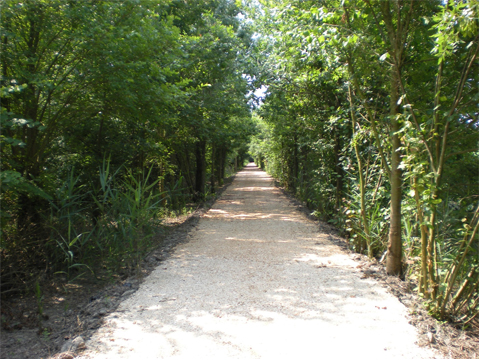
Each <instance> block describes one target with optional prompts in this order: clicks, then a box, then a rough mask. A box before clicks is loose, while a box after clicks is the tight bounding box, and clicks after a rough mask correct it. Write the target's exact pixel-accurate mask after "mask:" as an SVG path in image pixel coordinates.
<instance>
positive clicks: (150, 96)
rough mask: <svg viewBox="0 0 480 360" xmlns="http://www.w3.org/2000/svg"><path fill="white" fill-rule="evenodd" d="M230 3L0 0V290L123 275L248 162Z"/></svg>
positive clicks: (243, 30) (244, 33)
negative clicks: (45, 279) (47, 279)
mask: <svg viewBox="0 0 480 360" xmlns="http://www.w3.org/2000/svg"><path fill="white" fill-rule="evenodd" d="M239 13H240V9H239V7H238V6H237V5H236V4H235V2H234V1H229V0H206V1H200V2H188V3H187V2H184V1H180V0H164V1H156V2H153V1H149V0H138V1H135V0H125V1H102V0H85V1H65V0H26V1H22V2H19V1H11V0H7V1H5V2H3V3H2V5H1V19H2V20H1V25H0V26H1V28H0V31H1V54H0V57H1V60H0V67H1V163H0V164H1V197H2V198H1V201H2V207H1V221H2V233H1V276H2V293H8V292H17V291H22V290H23V289H24V288H25V287H27V286H30V285H31V284H32V281H35V279H36V278H37V277H38V275H39V272H40V273H44V274H47V276H57V275H61V276H63V277H65V276H66V278H67V279H68V280H73V279H74V278H75V277H77V276H79V275H82V274H85V273H95V272H96V270H98V268H99V266H104V267H106V268H107V269H109V270H111V271H119V270H120V269H123V270H122V271H130V270H132V269H134V268H136V266H138V263H139V261H140V260H141V258H142V255H143V254H145V252H146V251H147V250H148V249H149V246H150V244H151V241H152V237H153V235H154V234H155V233H156V232H158V231H159V228H160V226H161V221H162V218H163V217H164V216H166V215H168V214H170V213H172V212H176V213H179V212H182V211H188V209H189V208H190V207H192V206H193V205H192V204H194V203H198V202H201V201H203V200H205V198H206V197H207V196H209V194H211V193H213V192H214V191H215V188H217V187H218V186H220V185H222V184H223V180H224V178H225V177H226V176H229V175H231V174H232V173H233V172H234V171H235V170H236V167H238V166H240V165H241V164H242V163H243V161H244V160H245V157H246V156H247V155H246V153H247V141H248V136H249V134H250V133H252V131H253V129H254V127H253V125H252V122H251V114H250V107H249V105H248V103H247V102H248V99H247V97H246V94H247V92H248V90H249V84H248V82H247V80H246V78H245V76H244V75H243V73H242V68H243V65H242V64H244V63H246V57H245V56H246V54H247V53H248V51H249V49H250V47H251V39H250V30H249V28H248V26H246V25H245V24H242V23H241V21H240V17H239Z"/></svg>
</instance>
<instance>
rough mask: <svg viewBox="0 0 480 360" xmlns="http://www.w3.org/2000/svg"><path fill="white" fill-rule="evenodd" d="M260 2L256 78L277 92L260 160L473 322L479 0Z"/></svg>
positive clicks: (448, 314)
mask: <svg viewBox="0 0 480 360" xmlns="http://www.w3.org/2000/svg"><path fill="white" fill-rule="evenodd" d="M250 6H251V9H252V10H251V12H250V13H249V16H250V17H251V18H252V19H253V20H254V23H255V24H256V26H257V28H256V29H255V30H256V33H257V38H256V45H257V47H258V50H257V53H256V55H257V56H259V57H262V56H263V58H261V59H262V61H261V63H262V64H263V66H261V67H258V68H257V69H256V70H257V71H258V74H256V77H255V78H256V79H257V80H256V81H257V87H260V85H264V86H267V87H268V92H267V96H266V98H265V100H264V101H263V104H262V105H261V106H260V107H259V108H258V109H257V110H256V113H257V118H255V119H256V120H255V122H256V123H257V124H258V125H257V129H258V134H257V135H256V136H255V137H254V138H253V140H252V141H251V142H250V151H251V152H252V155H253V156H254V158H255V160H256V162H257V164H259V165H261V166H262V167H263V166H264V167H265V169H266V170H267V171H269V172H270V173H271V174H272V175H273V176H274V177H276V178H277V179H278V180H279V181H280V183H281V184H282V185H283V186H285V187H286V188H287V189H289V190H290V191H292V192H293V193H295V194H296V195H297V196H298V197H299V198H300V199H302V200H304V201H305V202H306V203H307V204H308V206H309V207H310V208H311V209H312V211H314V213H315V214H316V215H317V216H320V217H321V218H323V219H325V220H328V221H331V222H332V223H334V224H336V225H337V226H340V227H341V228H342V230H343V231H344V233H345V234H346V235H347V236H349V238H350V241H351V245H352V248H354V249H356V250H357V251H359V252H365V253H367V254H368V255H369V256H371V257H377V258H379V259H380V258H381V259H384V258H385V255H386V256H387V265H388V261H390V260H389V259H390V258H391V259H393V260H395V259H396V260H395V261H398V260H400V262H399V263H398V264H400V265H401V267H400V268H398V267H397V268H395V267H391V268H390V269H391V270H392V273H397V271H398V270H400V275H401V276H408V277H411V278H415V279H417V281H418V284H419V286H418V290H419V293H420V294H421V295H422V296H424V297H425V298H426V299H427V300H428V303H429V306H430V308H431V311H432V313H434V314H435V315H436V316H438V317H439V318H442V319H445V318H450V319H452V320H454V321H458V322H460V323H464V324H466V323H470V322H471V321H473V319H475V316H476V315H477V314H478V265H477V264H478V245H477V240H476V239H478V234H477V230H476V229H477V228H478V218H477V217H476V215H475V214H476V213H475V209H476V208H477V207H478V16H477V15H478V4H477V2H475V1H465V2H458V1H450V2H448V3H444V2H418V1H407V0H404V1H398V2H385V1H383V2H382V1H373V0H364V1H356V0H350V1H336V0H331V1H323V2H321V3H318V2H313V1H294V2H284V1H276V2H262V3H261V4H258V3H252V4H251V5H250ZM393 204H396V205H395V206H393ZM453 209H454V210H453ZM402 224H403V225H402ZM394 244H397V245H398V244H399V245H400V252H398V249H397V250H395V251H396V252H395V251H394V252H393V253H392V249H394V247H393V245H394ZM469 244H470V245H469ZM472 244H475V245H472ZM397 245H395V246H397ZM467 259H468V260H467ZM394 269H397V270H394Z"/></svg>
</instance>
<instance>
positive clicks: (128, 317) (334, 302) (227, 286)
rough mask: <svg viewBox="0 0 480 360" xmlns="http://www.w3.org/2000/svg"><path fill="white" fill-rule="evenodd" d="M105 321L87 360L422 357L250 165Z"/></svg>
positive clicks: (350, 266)
mask: <svg viewBox="0 0 480 360" xmlns="http://www.w3.org/2000/svg"><path fill="white" fill-rule="evenodd" d="M189 236H190V241H189V242H188V243H185V244H183V245H181V246H179V247H178V248H177V249H176V251H175V253H174V254H173V256H172V257H171V258H170V259H169V260H168V261H165V262H163V263H161V265H160V266H159V267H158V268H157V269H156V270H155V271H153V272H152V273H151V274H150V276H149V277H148V278H147V279H146V281H145V282H144V284H142V287H141V288H140V290H139V291H137V293H135V294H134V295H132V296H131V297H130V298H128V299H127V300H126V301H125V302H123V303H122V304H121V305H120V307H119V309H118V310H117V312H116V313H114V314H112V315H110V316H109V317H108V318H106V325H105V326H104V327H102V329H101V330H99V331H98V333H97V335H96V337H95V338H94V339H93V340H92V342H91V344H93V343H94V342H95V344H96V345H95V346H93V345H91V344H90V345H89V346H90V348H94V349H96V350H91V351H90V352H89V353H87V354H86V356H90V357H95V358H132V359H133V358H139V357H140V358H143V357H147V358H184V359H222V360H223V359H231V358H238V359H258V358H268V359H275V358H282V359H283V358H285V357H291V358H301V359H318V358H327V359H328V358H342V359H343V358H357V357H358V356H360V355H361V356H363V357H364V356H366V355H368V358H369V359H372V358H373V359H385V358H388V359H390V358H406V359H411V358H422V357H428V356H430V355H431V354H430V353H428V352H421V351H419V350H418V348H416V347H415V345H414V342H415V338H416V333H415V330H414V328H413V327H411V326H410V325H409V324H408V323H407V321H406V319H405V315H406V309H405V308H404V307H403V305H402V304H400V302H399V301H398V300H397V299H396V298H394V297H393V296H391V295H389V294H388V293H387V291H386V290H385V289H384V288H382V287H380V286H379V285H378V284H377V283H375V281H374V280H371V279H361V278H360V276H359V274H358V270H357V269H356V264H357V263H356V262H355V261H353V260H352V259H351V257H350V256H348V255H347V254H345V253H343V252H342V251H340V249H339V248H338V247H337V246H336V245H334V244H332V243H331V242H330V241H329V240H328V238H327V235H325V234H322V233H320V232H319V231H318V228H317V226H316V224H315V223H314V222H312V221H310V220H308V219H307V218H306V217H305V216H303V215H302V214H301V213H300V212H297V211H295V209H294V208H293V207H292V206H290V205H289V203H288V201H287V200H286V199H285V198H284V197H283V195H281V193H280V192H279V191H278V190H277V189H275V188H274V187H273V181H272V179H271V178H270V177H269V176H268V175H266V174H265V173H264V172H262V171H260V170H258V169H257V168H256V167H254V166H249V167H247V168H245V169H244V170H243V171H241V172H240V173H239V174H238V175H237V176H236V178H235V181H234V182H233V184H232V185H231V186H230V187H229V188H228V189H227V190H226V191H225V193H224V194H223V195H222V198H221V199H220V200H219V201H217V202H216V203H215V204H214V206H213V207H212V209H211V210H210V211H208V212H207V213H206V214H205V215H204V217H203V219H202V220H201V222H200V223H199V225H198V226H197V228H196V229H195V231H193V232H192V233H191V234H190V235H189Z"/></svg>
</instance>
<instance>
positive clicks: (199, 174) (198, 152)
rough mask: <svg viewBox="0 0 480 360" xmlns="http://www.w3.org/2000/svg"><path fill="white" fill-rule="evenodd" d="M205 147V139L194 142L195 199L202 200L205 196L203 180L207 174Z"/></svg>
mask: <svg viewBox="0 0 480 360" xmlns="http://www.w3.org/2000/svg"><path fill="white" fill-rule="evenodd" d="M205 149H206V141H205V140H201V141H199V142H197V143H196V144H195V162H196V168H195V193H196V194H195V197H196V198H197V200H203V199H204V197H205V182H206V181H205V180H206V175H207V172H206V165H207V164H206V161H205Z"/></svg>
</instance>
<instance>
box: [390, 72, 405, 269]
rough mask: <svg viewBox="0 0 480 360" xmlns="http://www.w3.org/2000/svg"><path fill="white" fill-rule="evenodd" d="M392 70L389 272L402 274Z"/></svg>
mask: <svg viewBox="0 0 480 360" xmlns="http://www.w3.org/2000/svg"><path fill="white" fill-rule="evenodd" d="M393 70H394V71H392V83H391V89H390V132H391V133H392V135H391V141H392V155H391V171H390V186H391V200H390V231H389V238H388V246H387V274H388V275H401V274H402V170H401V169H400V168H399V165H400V162H401V160H402V159H401V156H400V151H399V150H400V145H401V143H400V137H399V136H398V131H399V130H400V122H399V120H398V119H397V115H398V105H397V101H398V98H399V82H398V77H397V75H396V74H397V72H396V69H393Z"/></svg>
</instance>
